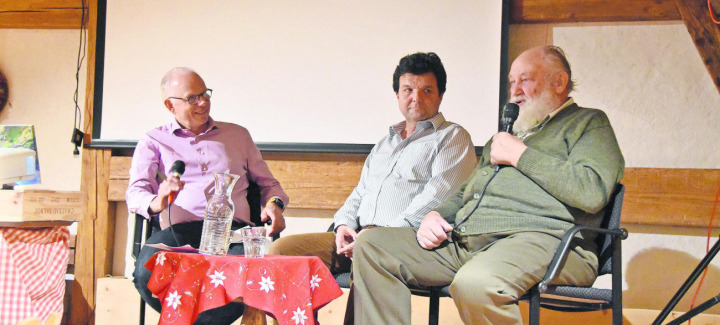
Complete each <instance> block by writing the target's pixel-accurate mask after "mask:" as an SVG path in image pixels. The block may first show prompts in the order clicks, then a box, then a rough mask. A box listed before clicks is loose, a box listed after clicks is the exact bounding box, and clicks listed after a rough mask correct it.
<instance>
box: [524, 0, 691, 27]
mask: <svg viewBox="0 0 720 325" xmlns="http://www.w3.org/2000/svg"><path fill="white" fill-rule="evenodd" d="M656 20H680V14H679V13H678V10H677V8H676V7H675V2H674V1H673V0H511V4H510V22H511V23H513V24H532V23H576V22H610V21H656Z"/></svg>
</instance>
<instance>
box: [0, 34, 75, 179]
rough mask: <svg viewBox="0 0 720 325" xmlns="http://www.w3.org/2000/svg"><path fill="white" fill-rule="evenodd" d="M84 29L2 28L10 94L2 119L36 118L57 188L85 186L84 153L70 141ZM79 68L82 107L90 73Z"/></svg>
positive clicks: (0, 47) (1, 66) (43, 172)
mask: <svg viewBox="0 0 720 325" xmlns="http://www.w3.org/2000/svg"><path fill="white" fill-rule="evenodd" d="M79 38H80V35H79V31H75V30H24V29H0V71H2V72H3V74H4V75H5V77H6V78H7V79H8V86H9V93H10V98H9V102H8V105H7V106H5V108H4V109H3V110H2V112H0V124H34V125H35V136H36V138H37V146H38V155H39V156H38V158H39V159H40V176H41V180H42V184H40V185H39V186H37V187H40V188H45V189H53V190H68V191H71V190H75V191H77V190H80V165H81V158H80V157H79V156H78V157H74V156H73V149H74V146H73V145H72V144H71V143H70V138H71V136H72V130H73V118H74V114H75V103H74V102H73V94H74V93H75V74H76V73H75V71H76V62H77V53H78V46H79ZM85 69H86V68H85V65H84V64H83V67H82V70H81V72H80V77H81V80H80V81H81V83H80V99H79V103H80V108H81V109H82V108H83V107H84V105H85V104H84V103H85V82H84V80H85V76H86V70H85Z"/></svg>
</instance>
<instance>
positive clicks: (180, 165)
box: [168, 160, 185, 205]
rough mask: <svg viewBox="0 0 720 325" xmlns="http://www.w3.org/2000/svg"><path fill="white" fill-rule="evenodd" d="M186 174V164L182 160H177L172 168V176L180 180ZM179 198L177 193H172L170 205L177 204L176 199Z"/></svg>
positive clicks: (169, 199) (169, 200) (169, 197)
mask: <svg viewBox="0 0 720 325" xmlns="http://www.w3.org/2000/svg"><path fill="white" fill-rule="evenodd" d="M184 173H185V163H184V162H183V161H182V160H175V162H174V163H173V164H172V166H171V167H170V175H173V176H175V177H177V178H180V176H182V174H184ZM176 197H177V192H172V193H170V195H168V205H170V204H172V203H173V202H175V198H176Z"/></svg>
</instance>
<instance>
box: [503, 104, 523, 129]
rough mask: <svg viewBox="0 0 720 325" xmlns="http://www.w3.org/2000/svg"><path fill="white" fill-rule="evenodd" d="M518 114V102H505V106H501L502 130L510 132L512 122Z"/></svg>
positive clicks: (513, 122)
mask: <svg viewBox="0 0 720 325" xmlns="http://www.w3.org/2000/svg"><path fill="white" fill-rule="evenodd" d="M518 115H520V106H518V104H515V103H507V104H505V107H503V110H502V116H501V117H500V120H501V121H502V128H503V131H505V132H509V133H512V127H513V124H515V120H517V118H518Z"/></svg>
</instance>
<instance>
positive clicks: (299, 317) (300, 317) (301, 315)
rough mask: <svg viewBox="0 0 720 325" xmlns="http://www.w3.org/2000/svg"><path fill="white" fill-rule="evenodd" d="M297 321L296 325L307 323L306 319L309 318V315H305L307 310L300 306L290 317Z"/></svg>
mask: <svg viewBox="0 0 720 325" xmlns="http://www.w3.org/2000/svg"><path fill="white" fill-rule="evenodd" d="M290 319H292V320H294V321H295V325H297V324H303V325H304V324H305V320H306V319H308V317H307V316H305V310H301V309H300V307H298V309H297V310H296V311H294V312H293V317H292V318H290Z"/></svg>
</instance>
